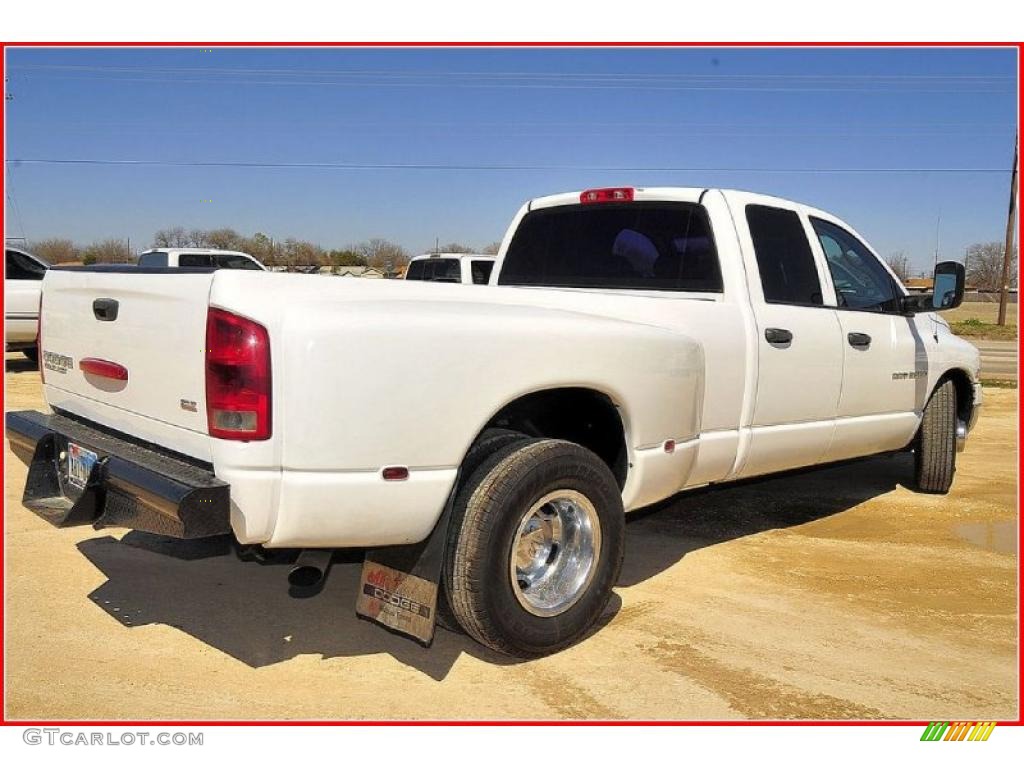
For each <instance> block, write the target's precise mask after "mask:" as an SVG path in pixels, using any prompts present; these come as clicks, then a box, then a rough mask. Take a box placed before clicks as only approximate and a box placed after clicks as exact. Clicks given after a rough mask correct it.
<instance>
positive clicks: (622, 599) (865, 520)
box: [4, 355, 1017, 720]
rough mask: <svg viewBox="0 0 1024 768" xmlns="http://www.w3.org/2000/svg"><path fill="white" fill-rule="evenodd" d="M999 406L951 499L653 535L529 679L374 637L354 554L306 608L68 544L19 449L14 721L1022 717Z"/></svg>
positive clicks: (853, 481)
mask: <svg viewBox="0 0 1024 768" xmlns="http://www.w3.org/2000/svg"><path fill="white" fill-rule="evenodd" d="M5 379H6V384H7V398H8V400H7V404H6V407H7V408H8V409H18V408H39V407H41V405H42V401H41V396H40V387H39V377H38V374H37V373H36V371H35V370H34V368H31V367H29V366H28V365H27V364H26V363H25V362H23V361H22V360H20V359H19V358H18V356H16V355H8V359H7V373H6V376H5ZM985 397H986V407H985V410H984V415H983V416H982V419H981V422H980V423H979V425H978V427H977V430H976V431H975V433H973V434H972V436H971V439H970V442H969V447H968V450H967V452H966V453H964V454H961V456H960V464H959V471H958V474H957V480H956V484H955V486H954V488H953V492H952V493H951V494H950V495H949V496H948V497H930V496H922V495H918V494H915V493H912V492H910V491H908V490H907V489H906V488H904V487H903V483H904V482H905V481H906V480H907V478H908V477H909V476H910V471H911V470H910V462H909V458H908V457H906V456H900V457H895V458H878V459H871V460H867V461H862V462H857V463H852V464H847V465H845V466H840V467H832V468H828V469H823V470H818V471H815V472H808V473H803V474H794V475H789V476H784V477H778V478H774V479H770V480H764V481H759V482H749V483H745V484H742V485H739V486H735V487H732V488H723V489H716V490H709V491H702V492H697V493H693V494H691V495H689V496H685V497H683V498H681V499H678V500H676V501H675V502H673V503H671V504H669V505H667V506H665V507H664V508H663V509H661V510H659V511H655V512H652V513H647V514H642V515H639V516H635V517H633V518H632V519H631V522H630V524H629V525H628V527H627V530H628V544H627V551H626V564H625V568H624V571H623V574H622V579H621V583H620V585H619V587H618V588H617V590H616V597H615V598H614V600H613V602H612V605H611V606H610V607H609V609H608V611H607V613H606V615H605V618H604V622H603V626H602V627H600V629H599V630H598V631H597V632H595V633H594V634H593V635H592V636H591V637H589V638H588V639H586V640H585V641H584V642H583V643H581V644H580V645H579V646H577V647H575V648H572V649H570V650H568V651H566V652H563V653H561V654H558V655H556V656H554V657H551V658H547V659H542V660H539V661H531V662H525V663H516V662H512V661H510V660H508V659H504V658H501V657H498V656H495V655H493V654H491V653H489V652H487V651H484V650H483V649H481V648H480V647H479V646H477V645H475V644H474V643H472V642H470V641H469V640H467V639H466V638H465V637H462V636H460V635H455V634H451V633H448V632H445V631H443V630H439V634H438V637H437V639H436V641H435V642H434V646H433V647H432V648H430V649H423V648H420V647H419V646H417V645H415V644H413V643H412V642H410V641H407V640H403V639H401V638H398V637H395V636H393V635H390V634H388V633H386V632H385V631H383V630H381V629H379V628H377V627H375V626H372V625H370V624H367V623H365V622H361V621H358V620H357V619H356V618H355V616H354V614H353V604H354V601H355V589H356V580H357V576H358V565H356V564H355V562H354V558H348V560H349V562H343V563H338V564H336V565H335V567H334V570H333V572H332V574H331V578H330V581H329V583H328V586H327V588H326V589H325V590H324V592H323V593H321V594H320V595H318V596H317V597H314V598H311V599H307V600H295V599H292V598H290V597H288V596H287V593H286V581H285V574H286V570H287V568H286V566H283V565H275V566H261V565H258V564H255V563H243V562H240V561H239V560H237V559H236V558H235V557H234V555H232V554H230V553H229V552H227V551H226V546H225V543H224V542H220V541H215V542H209V543H205V544H194V543H193V544H181V543H177V542H173V541H170V540H163V539H159V538H157V537H152V536H148V535H144V534H138V533H133V534H127V535H123V534H122V533H121V532H117V533H113V534H111V533H109V532H105V531H104V532H97V531H94V530H93V529H92V528H88V527H86V528H72V529H66V530H56V529H53V528H51V527H50V526H49V525H48V524H46V523H44V522H42V521H41V520H39V519H38V518H36V517H35V516H34V515H32V514H31V513H29V512H28V511H27V510H25V509H24V508H23V507H22V506H21V504H20V498H21V492H22V487H23V485H24V480H25V468H24V466H23V465H22V464H21V463H20V462H18V461H17V460H16V459H14V457H13V456H12V455H11V453H10V450H9V449H7V448H6V445H5V460H6V462H7V463H6V471H5V475H4V487H5V495H6V501H7V503H6V528H5V541H4V546H5V556H6V561H7V562H6V592H5V608H6V610H5V616H6V638H5V639H6V648H5V650H6V666H5V673H6V686H5V687H6V692H7V700H6V712H7V717H8V718H15V719H26V718H61V719H80V718H89V719H97V718H98V719H113V718H173V719H179V718H317V719H319V718H328V719H337V718H345V719H350V718H388V719H390V718H462V719H471V718H529V719H535V718H602V719H607V718H671V719H704V718H713V719H725V718H837V719H845V718H909V719H917V720H934V719H949V720H954V719H976V720H982V719H985V720H988V719H992V720H996V719H1014V718H1016V716H1017V698H1016V691H1017V662H1016V658H1017V655H1016V654H1017V629H1016V627H1017V596H1016V594H1017V590H1016V579H1017V571H1016V568H1017V547H1016V541H1017V515H1016V494H1017V486H1016V469H1015V468H1016V464H1017V440H1016V428H1015V412H1016V407H1017V400H1016V398H1017V391H1016V390H1006V389H1003V390H1000V389H992V390H988V391H987V392H986V393H985Z"/></svg>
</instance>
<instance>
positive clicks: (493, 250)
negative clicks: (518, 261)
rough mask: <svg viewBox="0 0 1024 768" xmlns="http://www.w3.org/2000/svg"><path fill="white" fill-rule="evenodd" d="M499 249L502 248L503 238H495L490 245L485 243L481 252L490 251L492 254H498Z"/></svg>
mask: <svg viewBox="0 0 1024 768" xmlns="http://www.w3.org/2000/svg"><path fill="white" fill-rule="evenodd" d="M499 250H501V240H495V241H494V242H493V243H491V244H490V245H485V246H484V247H483V250H481V251H480V253H489V254H490V255H491V256H497V255H498V251H499Z"/></svg>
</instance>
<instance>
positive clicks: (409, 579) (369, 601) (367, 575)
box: [356, 477, 459, 646]
mask: <svg viewBox="0 0 1024 768" xmlns="http://www.w3.org/2000/svg"><path fill="white" fill-rule="evenodd" d="M458 487H459V478H458V477H456V478H455V484H454V485H453V486H452V492H451V494H449V496H448V501H447V502H446V503H445V505H444V511H443V512H442V513H441V518H440V519H439V520H438V521H437V525H435V526H434V530H433V531H431V532H430V535H429V536H428V537H427V538H426V539H425V540H423V541H421V542H419V543H418V544H409V545H406V546H400V547H382V548H380V549H370V550H367V551H366V558H365V560H364V561H363V573H362V575H361V576H360V578H359V594H358V595H357V596H356V615H357V616H359V618H362V619H368V620H370V621H374V622H376V623H378V624H380V625H381V626H383V627H385V628H386V629H389V630H391V631H393V632H397V633H399V634H402V635H406V636H408V637H411V638H412V639H413V640H416V641H417V642H419V643H422V644H423V645H427V646H429V645H430V644H431V643H432V642H433V640H434V628H435V626H436V624H437V596H438V590H439V589H440V588H441V586H440V584H441V569H442V567H443V566H444V555H445V548H446V546H447V542H448V527H449V525H450V524H451V519H452V508H453V507H454V505H455V492H456V490H457V489H458Z"/></svg>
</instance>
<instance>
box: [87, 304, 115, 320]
mask: <svg viewBox="0 0 1024 768" xmlns="http://www.w3.org/2000/svg"><path fill="white" fill-rule="evenodd" d="M92 313H93V314H94V315H96V319H97V320H102V321H104V322H111V321H113V320H117V299H96V301H94V302H93V303H92Z"/></svg>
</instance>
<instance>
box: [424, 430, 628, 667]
mask: <svg viewBox="0 0 1024 768" xmlns="http://www.w3.org/2000/svg"><path fill="white" fill-rule="evenodd" d="M558 490H570V491H574V492H576V493H578V494H581V495H582V496H584V497H585V498H586V500H587V501H588V502H589V503H590V504H591V505H592V507H593V509H594V510H595V512H596V519H597V523H598V526H599V528H600V534H601V543H600V547H599V548H598V549H597V553H598V556H597V561H596V563H595V564H594V565H593V571H592V575H591V576H590V578H589V581H588V583H587V586H586V587H585V588H584V589H583V590H582V591H581V592H580V593H579V595H578V597H576V599H575V602H573V603H572V604H571V605H569V606H568V607H567V608H566V609H565V610H564V611H562V612H561V613H558V614H556V615H552V616H539V615H535V613H533V612H531V611H528V610H526V608H525V607H524V606H523V605H522V604H521V602H520V600H519V598H517V597H516V593H515V591H514V589H513V585H512V579H511V577H510V566H511V558H512V557H513V552H512V547H513V540H514V539H515V536H516V533H517V531H518V529H519V524H520V522H521V520H522V519H523V516H524V515H525V514H526V513H527V511H528V510H530V508H531V507H532V506H533V505H534V504H536V503H537V502H538V501H539V500H540V499H542V498H543V497H544V496H545V495H547V494H549V493H551V492H553V491H558ZM454 512H455V517H454V518H453V520H452V525H451V527H450V529H449V531H450V538H449V542H448V553H447V557H446V559H445V568H444V582H445V589H446V591H447V596H448V600H449V604H450V606H451V610H452V612H453V613H454V615H455V618H456V619H458V622H459V624H460V625H461V626H462V628H463V630H465V632H466V633H467V634H468V635H470V636H471V637H472V638H474V639H475V640H477V641H478V642H480V643H482V644H483V645H485V646H487V647H489V648H491V649H493V650H496V651H499V652H501V653H505V654H509V655H512V656H520V657H533V656H543V655H546V654H549V653H553V652H555V651H558V650H561V649H562V648H565V647H567V646H569V645H571V644H573V643H574V642H576V641H577V640H578V639H579V638H580V637H582V636H583V635H584V634H585V633H586V632H587V630H588V629H590V628H591V627H592V626H593V625H594V623H595V622H596V621H597V620H598V618H599V617H600V615H601V613H602V612H603V611H604V609H605V606H606V605H607V603H608V600H609V598H610V597H611V594H612V587H613V586H614V584H615V582H616V580H617V579H618V576H619V570H620V568H621V566H622V556H623V550H624V545H625V515H624V513H623V509H622V498H621V496H620V492H619V487H618V485H617V484H616V482H615V478H614V476H613V475H612V473H611V470H609V469H608V467H607V465H605V464H604V462H602V461H601V460H600V459H599V458H598V457H597V456H596V455H595V454H594V453H592V452H591V451H589V450H587V449H586V448H583V447H581V446H579V445H576V444H575V443H570V442H566V441H564V440H547V439H532V438H531V439H527V440H525V441H517V442H514V443H511V444H508V445H506V446H504V447H503V448H501V449H499V450H497V451H496V452H494V453H492V454H491V455H490V456H489V457H487V459H485V460H484V461H483V462H482V463H481V464H480V466H478V467H477V469H476V471H475V472H474V473H473V475H472V477H470V478H468V479H467V481H466V482H465V483H464V484H463V487H462V489H461V490H460V492H459V495H458V497H457V498H456V502H455V509H454Z"/></svg>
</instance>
